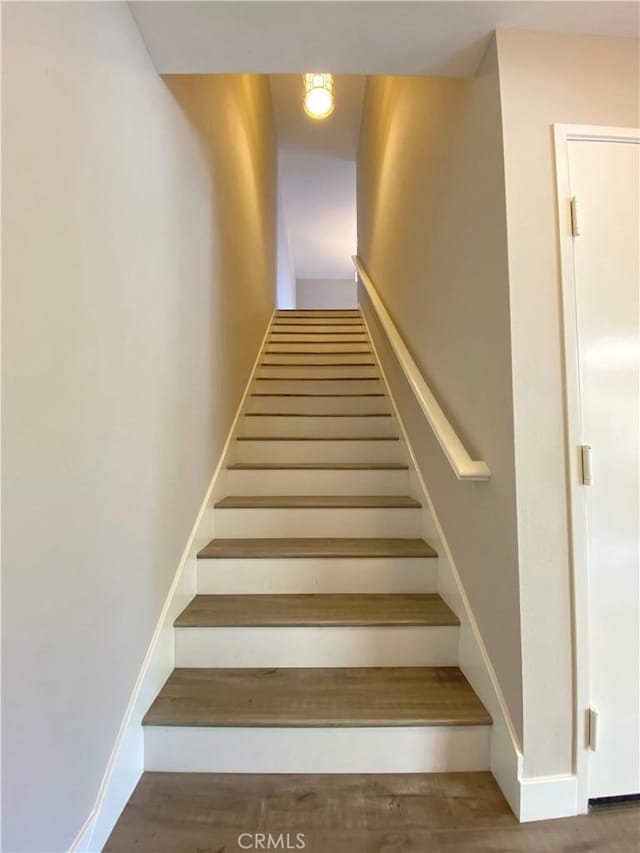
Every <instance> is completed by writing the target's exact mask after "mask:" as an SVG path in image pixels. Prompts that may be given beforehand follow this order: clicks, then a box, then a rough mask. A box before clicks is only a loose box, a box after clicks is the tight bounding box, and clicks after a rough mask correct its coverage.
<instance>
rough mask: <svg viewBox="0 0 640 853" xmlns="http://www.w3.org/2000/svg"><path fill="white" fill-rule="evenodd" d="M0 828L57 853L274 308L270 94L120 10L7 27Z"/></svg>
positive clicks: (90, 786) (113, 726)
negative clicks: (197, 64) (165, 52)
mask: <svg viewBox="0 0 640 853" xmlns="http://www.w3.org/2000/svg"><path fill="white" fill-rule="evenodd" d="M2 14H3V57H2V59H3V65H2V78H3V79H2V86H3V91H2V96H3V115H2V124H3V128H2V130H3V138H2V143H3V144H2V155H3V162H2V167H3V187H2V241H3V259H2V260H3V265H2V278H3V306H2V308H3V330H2V331H3V352H2V363H3V364H2V366H3V375H2V383H3V397H2V410H3V424H2V427H3V444H2V456H3V464H4V470H3V482H2V508H3V519H2V523H3V527H2V546H3V551H2V560H3V613H2V618H3V636H2V640H3V643H2V650H3V661H2V663H3V671H2V675H3V684H2V691H3V695H2V699H3V732H2V734H3V738H2V745H3V795H4V802H3V820H4V847H3V849H7V850H12V851H21V850H32V851H36V850H37V851H43V850H47V851H60V850H68V849H69V845H70V844H71V842H72V840H73V838H74V836H75V835H76V833H77V832H78V830H79V829H80V827H81V825H82V823H83V822H84V820H85V819H86V818H87V817H88V815H89V812H90V810H91V808H92V806H93V804H94V802H95V800H96V795H97V792H98V786H99V784H100V781H101V779H102V776H103V774H104V772H105V769H106V765H107V760H108V757H109V755H110V753H111V750H112V748H113V746H114V743H115V738H116V734H117V731H118V727H119V725H120V723H121V721H122V719H123V716H124V713H125V709H126V706H127V702H128V700H129V697H130V695H131V692H132V688H133V686H134V682H135V679H136V676H137V674H138V672H139V670H140V666H141V663H142V660H143V657H144V654H145V652H146V649H147V647H148V645H149V642H150V640H151V636H152V633H153V630H154V627H155V624H156V622H157V619H158V616H159V614H160V609H161V606H162V604H163V602H164V600H165V597H166V595H167V593H168V590H169V585H170V582H171V580H172V578H173V576H174V573H175V571H176V568H177V565H178V561H179V559H180V556H181V553H182V551H183V549H184V547H185V544H186V542H187V537H188V535H189V532H190V530H191V528H192V526H193V523H194V521H195V519H196V514H197V511H198V508H199V506H200V504H201V502H202V500H203V498H204V495H205V492H206V489H207V485H208V483H209V480H210V478H211V475H212V473H213V470H214V467H215V464H216V462H217V460H218V457H219V454H220V451H221V449H222V446H223V443H224V440H225V438H226V435H227V432H228V429H229V427H230V424H231V420H232V416H233V413H234V411H235V409H236V407H237V405H238V402H239V400H240V397H241V393H242V390H243V387H244V384H245V382H246V380H247V378H248V374H249V370H250V368H251V365H252V363H253V360H254V358H255V355H256V352H257V348H258V345H259V343H260V340H261V338H262V335H263V333H264V330H265V328H266V325H267V322H268V319H269V316H270V313H271V311H272V308H273V303H274V289H275V148H274V134H273V127H272V118H271V106H270V96H269V88H268V83H267V81H266V79H262V78H256V77H250V76H241V77H233V78H230V77H221V78H203V79H200V80H199V81H196V80H193V79H189V78H181V79H168V80H167V81H163V80H162V79H161V78H159V77H158V76H157V74H156V73H155V71H154V69H153V67H152V65H151V62H150V60H149V57H148V54H147V52H146V50H145V47H144V44H143V43H142V41H141V38H140V35H139V33H138V31H137V29H136V27H135V24H134V23H133V20H132V19H131V16H130V12H129V10H128V7H127V5H126V4H123V3H77V4H57V3H54V4H49V3H44V4H19V3H16V4H4V5H3V9H2Z"/></svg>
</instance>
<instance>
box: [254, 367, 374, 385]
mask: <svg viewBox="0 0 640 853" xmlns="http://www.w3.org/2000/svg"><path fill="white" fill-rule="evenodd" d="M290 366H291V365H289V364H283V365H282V367H290ZM349 366H350V367H351V365H349ZM255 378H256V381H257V382H380V377H379V376H256V377H255Z"/></svg>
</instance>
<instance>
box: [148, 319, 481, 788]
mask: <svg viewBox="0 0 640 853" xmlns="http://www.w3.org/2000/svg"><path fill="white" fill-rule="evenodd" d="M408 458H409V457H408V454H407V451H406V448H405V447H404V442H403V441H402V439H401V437H400V431H399V429H398V424H397V423H396V421H395V418H394V417H393V414H392V411H391V406H390V401H389V398H388V396H387V394H386V389H385V387H384V384H383V382H382V379H381V376H380V372H379V370H378V367H377V364H376V363H375V360H374V356H373V354H372V349H371V345H370V342H369V339H368V335H367V332H366V327H365V325H364V323H363V321H362V317H361V315H360V312H359V311H279V312H278V313H277V314H276V316H275V319H274V322H273V325H272V327H271V330H270V334H269V336H268V338H267V343H266V345H265V348H264V351H263V354H262V359H261V364H260V366H259V368H258V370H257V372H256V375H255V379H254V382H253V385H252V387H251V393H250V397H249V398H248V403H247V405H246V410H245V411H244V413H243V416H242V418H241V423H240V427H239V434H238V435H237V437H236V439H235V441H234V448H233V460H232V461H231V462H230V463H229V464H228V467H227V469H226V471H225V481H224V482H225V486H226V496H225V497H224V498H223V499H222V500H220V501H218V502H217V503H216V505H215V509H214V523H215V534H216V535H215V538H214V539H213V540H212V541H211V542H210V543H209V545H207V547H206V548H204V549H203V550H202V551H201V553H200V554H199V559H198V581H197V584H198V594H197V595H196V597H195V598H194V599H193V600H192V601H191V603H190V604H189V605H188V607H187V608H186V609H185V610H184V611H183V612H182V613H181V615H180V616H179V617H178V619H177V620H176V622H175V665H176V668H175V670H174V671H173V673H172V674H171V676H170V677H169V679H168V680H167V682H166V684H165V685H164V687H163V688H162V690H161V691H160V693H159V695H158V696H157V698H156V699H155V701H154V702H153V704H152V705H151V707H150V708H149V710H148V712H147V714H146V716H145V718H144V735H145V767H146V769H148V770H166V771H203V772H289V773H311V772H314V773H322V772H324V773H331V772H338V773H343V772H357V773H366V772H391V771H396V772H413V771H415V772H419V771H423V772H429V771H456V770H484V769H488V767H489V738H490V732H491V718H490V717H489V715H488V713H487V711H486V710H485V708H484V707H483V705H482V704H481V702H480V700H479V699H478V697H477V696H476V694H475V693H474V692H473V690H472V689H471V687H470V685H469V683H468V682H467V681H466V679H465V678H464V676H463V674H462V673H461V671H460V670H459V669H458V667H457V660H458V658H457V644H458V630H459V627H458V626H459V622H458V618H457V617H456V615H455V614H454V613H453V611H452V610H451V609H450V608H449V607H448V606H447V605H446V604H445V602H444V601H443V600H442V599H441V598H440V596H439V595H438V594H437V588H438V577H437V554H436V553H435V551H434V550H433V548H432V547H431V546H430V545H429V544H428V543H427V542H425V541H424V539H423V538H422V536H421V533H422V531H423V527H424V516H423V509H422V507H421V506H420V503H419V501H417V500H416V499H415V498H414V497H412V496H411V495H410V494H409V483H410V478H409V465H408V461H407V460H408Z"/></svg>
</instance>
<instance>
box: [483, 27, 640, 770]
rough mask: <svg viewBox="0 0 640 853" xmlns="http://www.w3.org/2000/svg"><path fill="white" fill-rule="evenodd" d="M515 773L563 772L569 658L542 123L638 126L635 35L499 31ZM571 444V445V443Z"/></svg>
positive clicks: (554, 289)
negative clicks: (517, 738)
mask: <svg viewBox="0 0 640 853" xmlns="http://www.w3.org/2000/svg"><path fill="white" fill-rule="evenodd" d="M497 39H498V57H499V65H500V91H501V100H502V115H503V128H504V156H505V185H506V200H507V224H508V231H509V281H510V311H511V340H512V358H513V404H514V420H515V455H516V481H517V504H518V560H519V567H520V597H521V612H522V631H523V680H524V720H525V730H524V743H525V753H524V759H525V768H524V769H525V775H527V776H543V775H552V774H558V773H567V772H571V770H572V767H573V728H572V727H573V722H572V721H573V713H574V711H573V690H572V684H573V662H572V627H571V619H572V617H571V603H570V584H571V577H570V556H569V540H568V523H569V522H568V513H567V483H566V476H565V473H566V470H567V460H566V452H567V449H566V447H565V432H564V428H565V425H564V412H563V400H564V391H563V378H562V377H563V366H562V341H561V317H560V284H559V261H558V238H557V224H556V212H555V211H556V206H555V205H556V201H555V178H554V162H553V145H552V124H553V123H554V122H559V123H567V124H599V125H608V126H627V127H638V125H639V124H640V118H639V115H638V110H639V103H640V98H639V94H640V93H639V91H638V58H639V57H638V42H637V41H636V40H634V39H616V38H603V37H595V36H563V35H559V34H557V33H534V32H529V33H527V32H521V31H516V30H513V31H500V32H499V33H498V36H497ZM570 452H573V449H571V450H570Z"/></svg>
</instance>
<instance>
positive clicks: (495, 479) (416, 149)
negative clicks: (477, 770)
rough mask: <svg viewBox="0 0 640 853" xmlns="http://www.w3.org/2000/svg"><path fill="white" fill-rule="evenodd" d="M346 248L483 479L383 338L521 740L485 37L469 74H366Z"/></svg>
mask: <svg viewBox="0 0 640 853" xmlns="http://www.w3.org/2000/svg"><path fill="white" fill-rule="evenodd" d="M358 252H359V254H360V256H361V258H362V260H363V262H364V266H365V268H366V270H367V271H368V273H369V275H370V276H371V278H372V280H373V282H374V284H375V286H376V288H377V289H378V291H379V293H380V296H381V298H382V300H383V301H384V303H385V305H386V308H387V310H388V311H389V313H390V315H391V316H392V318H393V321H394V323H395V324H396V326H397V328H398V330H399V331H400V333H401V335H402V337H403V339H404V340H405V342H406V344H407V346H408V347H409V349H410V351H411V353H412V355H413V357H414V358H415V360H416V362H417V364H418V365H419V367H420V369H421V372H422V373H423V374H424V376H425V377H426V379H427V381H428V382H429V385H430V386H431V388H432V389H433V390H434V392H435V394H436V397H437V399H438V401H439V402H440V404H441V405H442V407H443V408H444V410H445V412H446V414H447V416H448V417H449V418H450V420H451V422H452V424H453V425H454V427H455V429H456V431H457V432H458V434H459V435H460V436H461V438H462V440H463V442H464V444H465V446H466V447H467V448H468V449H469V452H470V453H471V455H472V457H473V458H474V459H483V460H484V461H486V462H487V463H488V465H489V467H490V469H491V480H490V481H489V482H488V483H468V482H460V481H458V480H456V477H455V474H454V473H453V471H452V470H451V468H450V466H449V463H448V461H447V460H446V458H445V456H444V454H443V452H442V449H441V448H440V446H439V444H438V442H437V440H436V439H435V437H434V435H433V433H432V432H431V430H430V429H429V428H428V426H427V425H426V423H425V420H424V415H423V413H422V411H421V409H420V408H419V406H418V404H417V401H416V399H415V396H414V394H413V392H412V390H411V388H410V386H409V385H408V383H407V381H406V379H405V378H404V375H403V374H402V372H401V370H400V368H399V365H398V363H397V360H396V359H395V356H394V355H393V353H392V352H391V351H390V349H389V347H388V345H387V344H386V342H385V339H384V335H383V333H382V331H381V329H380V328H379V325H378V323H377V322H376V320H375V317H374V315H373V312H372V309H371V306H370V304H369V300H368V299H367V297H366V293H364V292H363V293H362V294H361V298H362V300H363V310H364V312H365V315H366V316H367V319H368V321H369V323H370V325H371V329H372V332H373V335H374V339H375V343H376V347H377V348H378V351H379V353H380V354H381V358H382V359H383V366H384V369H385V372H386V373H387V376H388V378H389V380H390V382H391V383H392V392H393V394H394V396H395V398H396V402H397V404H398V406H399V409H400V414H401V416H402V418H403V421H404V423H405V426H406V428H407V430H408V433H409V438H410V440H411V443H412V446H413V449H414V452H415V453H416V457H417V461H418V464H419V466H420V468H421V470H422V474H423V477H424V480H425V482H426V485H427V488H428V489H429V491H430V494H431V497H432V499H433V502H434V507H435V510H436V513H437V515H438V517H439V520H440V523H441V525H442V528H443V530H444V535H445V538H446V539H447V541H448V543H449V546H450V548H451V551H452V554H453V558H454V560H455V563H456V566H457V569H458V571H459V573H460V576H461V578H462V582H463V584H464V588H465V591H466V594H467V596H468V598H469V601H470V604H471V607H472V610H473V613H474V616H475V619H476V621H477V623H478V626H479V629H480V632H481V634H482V638H483V640H484V643H485V645H486V647H487V649H488V653H489V655H490V658H491V662H492V664H493V667H494V669H495V671H496V674H497V677H498V681H499V683H500V686H501V689H502V692H503V694H504V697H505V700H506V704H507V707H508V710H509V713H510V715H511V718H512V722H513V726H514V728H515V731H516V733H517V735H518V736H519V737H521V735H522V730H523V720H522V668H521V654H520V608H519V597H518V564H517V541H516V518H515V475H514V457H513V417H512V400H511V360H510V340H509V290H508V269H507V235H506V213H505V201H504V172H503V159H502V134H501V120H500V98H499V84H498V65H497V57H496V48H495V42H492V44H491V45H490V47H489V50H488V51H487V54H486V56H485V58H484V60H483V63H482V64H481V66H480V68H479V70H478V73H477V75H476V77H475V78H473V79H471V80H464V79H452V78H441V77H373V78H370V79H369V82H368V84H367V91H366V96H365V104H364V112H363V121H362V132H361V137H360V149H359V154H358Z"/></svg>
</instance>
